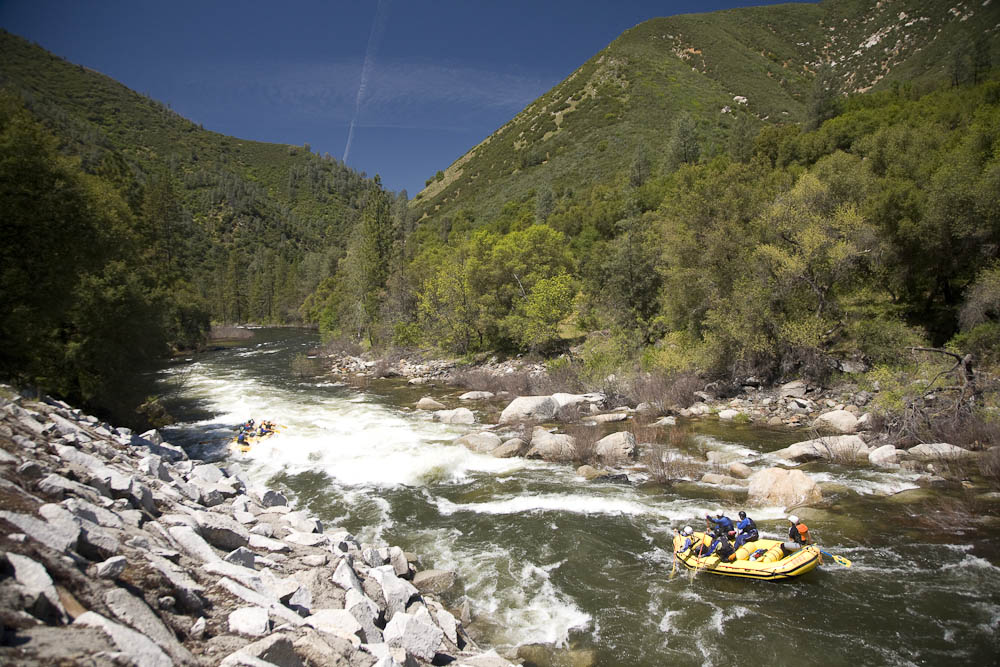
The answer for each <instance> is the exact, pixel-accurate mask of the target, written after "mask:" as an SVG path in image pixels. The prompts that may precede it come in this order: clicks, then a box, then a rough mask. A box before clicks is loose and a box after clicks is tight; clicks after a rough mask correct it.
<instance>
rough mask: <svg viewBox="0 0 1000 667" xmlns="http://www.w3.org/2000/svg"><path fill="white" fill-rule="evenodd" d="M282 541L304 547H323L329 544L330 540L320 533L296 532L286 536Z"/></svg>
mask: <svg viewBox="0 0 1000 667" xmlns="http://www.w3.org/2000/svg"><path fill="white" fill-rule="evenodd" d="M284 540H285V542H289V543H291V544H298V545H300V546H304V547H318V546H325V545H327V544H329V543H330V538H329V537H328V536H327V535H324V534H322V533H300V532H299V531H297V530H293V531H292V532H291V533H289V534H288V535H286V536H285V537H284Z"/></svg>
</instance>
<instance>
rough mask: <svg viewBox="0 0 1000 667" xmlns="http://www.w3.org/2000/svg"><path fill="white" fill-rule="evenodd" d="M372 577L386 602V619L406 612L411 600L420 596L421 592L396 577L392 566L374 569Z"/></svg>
mask: <svg viewBox="0 0 1000 667" xmlns="http://www.w3.org/2000/svg"><path fill="white" fill-rule="evenodd" d="M371 576H372V579H374V580H375V581H376V582H377V583H378V585H379V587H380V588H381V589H382V599H383V600H384V601H385V617H386V618H387V619H391V618H393V617H394V616H395V615H396V614H400V613H403V612H405V611H406V606H407V604H409V602H410V600H411V599H412V598H414V597H416V596H418V595H420V591H418V590H417V589H416V588H415V587H414V586H413V584H411V583H410V582H408V581H406V580H405V579H400V578H399V577H397V576H396V573H395V571H394V570H393V567H392V565H382V566H380V567H375V568H372V569H371ZM387 641H388V640H387Z"/></svg>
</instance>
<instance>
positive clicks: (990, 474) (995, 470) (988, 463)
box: [979, 448, 1000, 489]
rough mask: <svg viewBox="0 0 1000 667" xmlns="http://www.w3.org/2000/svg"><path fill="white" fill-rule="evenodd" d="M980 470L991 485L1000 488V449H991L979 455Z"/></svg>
mask: <svg viewBox="0 0 1000 667" xmlns="http://www.w3.org/2000/svg"><path fill="white" fill-rule="evenodd" d="M979 472H980V473H981V474H982V476H983V478H984V479H985V480H986V481H987V482H988V483H989V484H990V486H992V487H994V488H996V489H1000V449H996V448H993V449H990V450H989V451H986V452H984V453H983V455H982V456H980V457H979Z"/></svg>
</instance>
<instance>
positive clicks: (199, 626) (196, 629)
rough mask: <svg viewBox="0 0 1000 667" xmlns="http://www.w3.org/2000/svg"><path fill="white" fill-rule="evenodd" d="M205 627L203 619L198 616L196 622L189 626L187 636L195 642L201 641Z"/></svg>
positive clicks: (205, 623)
mask: <svg viewBox="0 0 1000 667" xmlns="http://www.w3.org/2000/svg"><path fill="white" fill-rule="evenodd" d="M207 627H208V623H207V622H206V621H205V617H204V616H199V617H198V620H197V621H195V622H194V623H192V624H191V629H190V630H189V631H188V635H189V636H190V637H191V639H193V640H195V641H201V640H202V639H203V638H204V637H205V630H206V629H207Z"/></svg>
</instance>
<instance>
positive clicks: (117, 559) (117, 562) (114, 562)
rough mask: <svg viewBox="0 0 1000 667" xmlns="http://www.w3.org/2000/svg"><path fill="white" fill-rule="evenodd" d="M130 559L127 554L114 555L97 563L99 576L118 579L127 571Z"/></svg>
mask: <svg viewBox="0 0 1000 667" xmlns="http://www.w3.org/2000/svg"><path fill="white" fill-rule="evenodd" d="M126 565H128V561H127V560H126V559H125V556H112V557H111V558H108V559H107V560H104V561H101V562H100V563H98V564H97V576H98V577H99V578H101V579H112V580H113V579H117V578H118V577H120V576H121V575H122V573H123V572H124V571H125V566H126Z"/></svg>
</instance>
